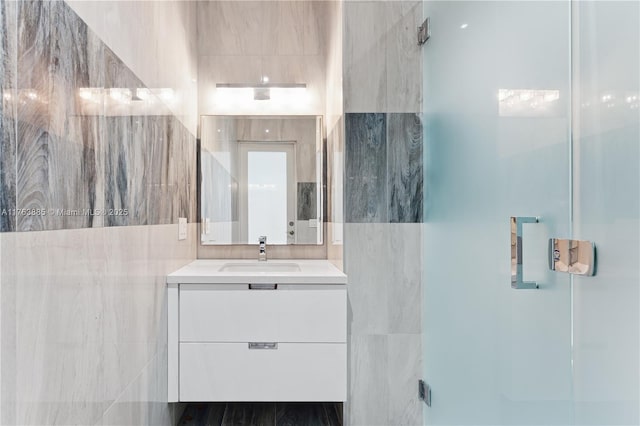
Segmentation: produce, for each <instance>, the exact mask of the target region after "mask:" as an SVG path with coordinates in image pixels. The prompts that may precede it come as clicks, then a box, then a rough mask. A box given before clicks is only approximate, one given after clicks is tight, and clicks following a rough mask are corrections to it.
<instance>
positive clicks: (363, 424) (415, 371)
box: [344, 223, 422, 426]
mask: <svg viewBox="0 0 640 426" xmlns="http://www.w3.org/2000/svg"><path fill="white" fill-rule="evenodd" d="M344 232H345V237H344V238H345V244H344V251H345V252H344V259H345V260H344V261H345V272H346V274H347V276H348V277H349V318H348V320H349V324H348V341H349V361H348V363H349V364H348V371H349V384H348V386H349V394H348V396H347V403H346V409H345V412H346V413H345V414H346V419H347V420H346V424H348V425H352V426H370V425H381V426H386V425H406V426H408V425H411V426H419V425H420V426H421V425H422V403H421V402H420V401H419V400H418V396H417V383H418V379H420V378H421V375H422V304H421V301H422V224H420V223H346V224H345V225H344Z"/></svg>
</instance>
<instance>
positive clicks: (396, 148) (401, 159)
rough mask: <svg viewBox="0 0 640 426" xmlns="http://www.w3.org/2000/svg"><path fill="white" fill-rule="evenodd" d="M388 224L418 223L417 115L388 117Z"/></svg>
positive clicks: (419, 156)
mask: <svg viewBox="0 0 640 426" xmlns="http://www.w3.org/2000/svg"><path fill="white" fill-rule="evenodd" d="M387 117H388V120H387V121H388V134H387V154H388V160H387V173H388V174H387V179H388V180H387V185H388V189H387V191H388V200H389V222H400V223H405V222H422V204H423V196H422V188H423V170H422V169H423V167H422V165H423V158H422V146H423V141H422V122H421V119H420V115H419V114H414V113H393V114H388V116H387Z"/></svg>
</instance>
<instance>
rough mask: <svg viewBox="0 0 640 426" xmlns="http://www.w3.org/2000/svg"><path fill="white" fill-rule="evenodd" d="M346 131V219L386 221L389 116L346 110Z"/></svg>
mask: <svg viewBox="0 0 640 426" xmlns="http://www.w3.org/2000/svg"><path fill="white" fill-rule="evenodd" d="M345 133H346V134H345V175H346V177H345V188H346V193H345V204H346V205H345V210H346V216H347V217H346V222H352V223H359V222H374V223H384V222H387V220H388V213H387V205H386V204H387V203H386V200H387V185H386V182H387V144H386V134H387V129H386V116H385V114H378V113H354V114H346V116H345Z"/></svg>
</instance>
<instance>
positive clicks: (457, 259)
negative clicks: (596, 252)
mask: <svg viewBox="0 0 640 426" xmlns="http://www.w3.org/2000/svg"><path fill="white" fill-rule="evenodd" d="M425 16H429V17H430V18H431V39H430V40H429V41H428V42H427V44H426V45H425V46H424V47H423V48H422V49H423V55H424V62H423V72H424V123H425V150H424V155H425V156H424V164H425V193H426V196H425V206H424V207H425V209H424V211H425V218H424V221H425V224H424V239H425V262H424V265H425V266H424V271H425V272H424V274H425V275H424V282H425V287H424V307H425V310H424V326H425V340H424V348H425V349H424V350H425V355H424V366H425V367H424V369H425V372H424V378H425V380H426V381H427V382H428V383H429V385H430V386H431V387H432V389H433V405H432V406H431V407H430V408H425V424H428V425H520V424H536V425H539V424H545V425H552V424H556V425H567V424H571V423H572V422H573V406H572V380H571V379H572V376H571V283H570V279H569V276H568V275H566V274H559V273H554V272H550V271H549V270H548V267H547V262H546V254H547V239H548V238H550V237H564V238H566V237H568V236H569V235H570V226H569V224H570V222H569V218H570V155H569V153H570V142H569V141H570V139H569V136H570V117H571V115H570V106H571V97H570V57H571V55H570V46H571V44H570V22H571V7H570V4H569V3H568V2H471V1H470V2H459V1H451V2H449V1H442V2H439V1H426V2H425ZM510 216H539V217H540V223H539V224H526V225H524V279H525V280H526V281H537V282H538V283H540V288H539V289H537V290H513V289H512V288H511V285H510V261H509V259H510V250H511V246H510V229H509V218H510Z"/></svg>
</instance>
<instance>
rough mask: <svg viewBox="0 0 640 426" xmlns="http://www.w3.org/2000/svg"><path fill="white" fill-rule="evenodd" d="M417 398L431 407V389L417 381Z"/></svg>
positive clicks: (421, 381)
mask: <svg viewBox="0 0 640 426" xmlns="http://www.w3.org/2000/svg"><path fill="white" fill-rule="evenodd" d="M418 398H419V399H420V400H422V401H424V403H425V404H427V407H431V387H430V386H429V385H428V384H427V383H426V382H425V381H424V380H418Z"/></svg>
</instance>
